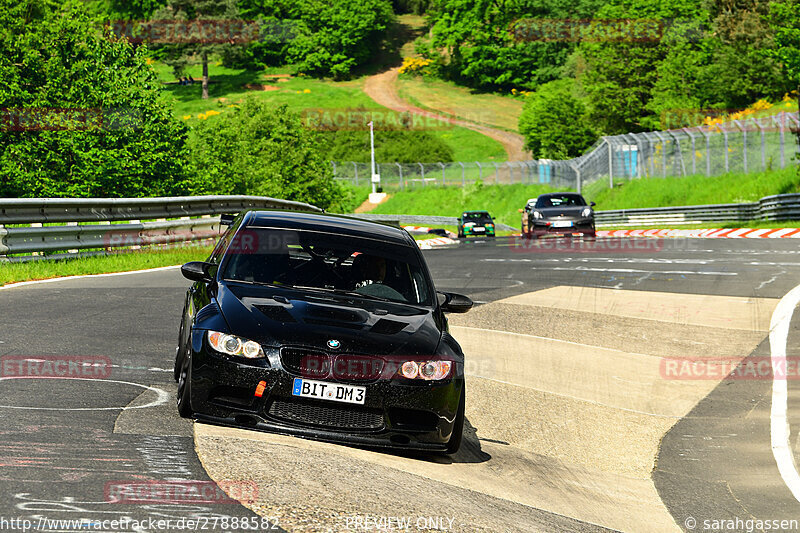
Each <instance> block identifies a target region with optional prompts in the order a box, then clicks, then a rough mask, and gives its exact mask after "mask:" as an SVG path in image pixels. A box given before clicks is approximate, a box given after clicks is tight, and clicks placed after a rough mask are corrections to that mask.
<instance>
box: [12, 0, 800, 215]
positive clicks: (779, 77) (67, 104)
mask: <svg viewBox="0 0 800 533" xmlns="http://www.w3.org/2000/svg"><path fill="white" fill-rule="evenodd" d="M403 13H416V14H420V15H424V17H425V21H426V28H425V29H426V31H425V32H424V33H423V34H422V35H421V36H419V37H418V38H417V40H416V42H415V44H414V45H415V50H416V54H417V55H418V56H419V57H421V58H424V59H425V60H426V61H425V65H426V68H425V69H424V75H425V76H428V77H432V78H437V79H443V80H449V81H450V82H453V83H456V84H458V85H462V86H466V87H470V88H472V89H474V90H475V91H479V92H497V93H504V94H510V93H513V94H516V95H519V96H518V97H519V98H523V99H524V100H525V108H524V111H523V113H522V116H521V117H520V121H519V131H520V132H521V133H522V134H524V135H525V136H526V139H527V143H528V148H529V149H531V151H532V153H533V156H534V157H550V158H559V157H572V156H575V155H578V154H580V153H582V152H583V151H584V150H585V149H586V148H587V147H588V146H590V145H591V144H592V143H593V142H594V141H595V140H596V139H597V138H598V136H600V135H606V134H617V133H623V132H629V131H644V130H652V129H659V128H662V127H665V119H664V118H665V116H667V115H669V117H671V118H670V120H671V122H670V123H669V124H667V125H666V126H668V127H680V126H685V125H694V124H691V121H692V120H694V119H695V118H693V117H696V116H697V113H696V112H694V111H697V110H701V111H703V112H705V111H707V110H708V111H709V112H712V111H713V110H719V111H720V112H725V111H726V110H736V109H744V108H746V107H747V106H750V105H752V104H753V103H754V102H757V101H778V100H780V99H786V98H792V97H796V93H794V95H795V96H791V95H792V93H793V91H796V90H797V88H798V85H800V0H773V1H762V0H702V1H700V2H695V1H690V0H666V1H653V0H573V1H566V0H547V1H544V0H430V1H426V0H395V1H394V2H391V1H389V0H337V1H336V2H328V1H325V0H300V1H296V0H292V1H289V0H239V1H238V2H237V1H235V0H84V1H80V0H67V1H59V0H22V1H15V0H0V25H1V26H0V108H2V109H3V113H4V117H3V124H4V127H3V128H2V129H0V196H141V195H170V194H190V193H199V194H202V193H254V194H269V195H274V196H282V197H286V198H290V199H297V200H304V201H310V202H314V203H317V204H318V205H321V206H323V207H331V208H336V206H337V205H341V202H344V201H346V196H347V192H346V191H344V190H343V189H341V188H340V187H339V186H338V185H336V184H335V182H334V180H333V177H332V174H331V169H330V165H329V164H328V160H329V159H335V158H336V157H337V156H340V155H341V154H342V153H343V151H346V150H347V149H348V147H349V146H354V145H359V146H361V145H363V143H364V139H361V138H360V137H358V138H356V137H354V136H353V135H352V134H350V133H348V132H319V131H311V130H308V129H306V128H305V127H304V126H303V124H302V122H301V120H300V117H298V116H297V115H296V114H294V113H292V112H291V111H289V110H287V109H286V108H285V107H277V108H270V107H266V106H264V105H263V103H260V102H254V101H252V102H251V101H248V102H246V103H244V104H243V105H242V106H240V107H239V108H238V109H237V110H236V111H235V113H231V114H228V115H226V117H225V118H224V120H222V119H221V120H217V121H215V122H213V123H212V122H209V123H208V124H204V125H202V126H199V127H188V126H187V125H186V124H185V123H183V122H182V121H180V120H179V119H178V118H176V117H174V116H173V113H172V112H171V109H170V108H169V103H168V102H167V100H166V99H165V98H164V95H163V94H162V93H163V89H162V87H161V83H160V82H159V81H158V79H157V77H156V76H155V74H154V72H153V69H152V68H151V67H150V65H151V62H152V61H153V60H159V61H162V62H164V63H165V64H168V65H170V66H171V67H172V68H173V69H174V72H175V75H176V76H180V75H181V74H182V72H183V71H184V70H185V68H186V66H187V65H188V64H190V63H195V64H196V63H198V62H200V63H202V64H203V71H204V72H206V71H207V65H208V62H209V61H211V60H212V58H213V59H214V60H218V61H220V62H221V64H224V65H226V66H230V67H232V68H240V69H250V70H263V69H264V68H269V67H277V66H287V67H290V68H291V69H292V72H293V73H294V74H297V75H304V76H310V77H316V78H324V79H331V80H347V79H351V78H354V77H358V76H363V75H364V74H365V73H370V72H376V71H379V70H380V69H382V68H385V67H386V66H387V64H386V61H387V57H392V53H393V50H392V46H393V41H392V39H391V34H392V28H393V27H395V25H396V23H397V16H398V15H399V14H403ZM165 20H172V21H176V20H177V21H185V22H186V23H187V24H188V23H192V21H206V22H208V21H216V22H217V26H216V28H219V27H220V25H219V21H229V22H230V25H229V26H226V28H228V30H230V28H233V27H236V28H238V29H237V30H236V32H238V33H236V32H234V33H236V35H233V36H231V34H230V33H228V34H225V35H222V37H221V38H215V39H207V40H204V41H202V42H194V41H185V40H184V41H181V40H175V39H172V40H170V39H163V38H154V37H153V31H154V30H153V28H155V27H157V25H158V23H159V21H165ZM120 21H123V22H124V21H135V22H136V24H137V26H136V28H137V29H135V30H131V31H128V30H130V27H129V26H126V25H125V24H122V26H120V24H121V22H120ZM237 21H245V23H244V25H243V26H242V25H241V24H240V25H239V26H236V24H239V22H237ZM148 24H149V26H148ZM120 27H123V28H128V29H127V30H125V31H123V32H120ZM147 31H150V34H147ZM217 31H219V30H218V29H217ZM244 31H249V32H250V34H249V37H248V38H247V39H240V38H239V37H240V34H241V33H242V32H244ZM137 32H139V33H138V34H137ZM253 32H254V33H253ZM395 44H396V43H395ZM203 91H204V97H205V96H206V95H207V84H206V83H205V82H204V83H203ZM676 110H677V111H676ZM682 111H687V112H685V113H684V112H682ZM675 117H678V118H677V119H676V118H675ZM386 137H387V138H388V139H390V140H393V141H396V144H394V145H392V146H394V149H391V148H390V143H387V144H385V145H384V146H383V147H382V148H381V149H382V150H383V153H384V154H387V157H392V154H396V153H397V151H398V150H402V151H413V150H415V149H417V148H418V147H419V146H423V147H429V148H430V149H431V150H434V153H435V157H437V158H438V159H437V160H448V159H447V158H448V157H451V156H452V154H450V155H448V150H447V147H444V146H441V145H440V144H437V142H436V140H435V139H433V138H430V137H425V135H424V134H421V137H419V138H417V137H414V138H413V139H412V138H411V137H409V136H407V135H405V133H404V132H403V131H397V132H393V133H390V134H389V135H387V136H386ZM414 139H416V140H414ZM421 154H426V152H424V151H423V152H421ZM420 157H422V156H420Z"/></svg>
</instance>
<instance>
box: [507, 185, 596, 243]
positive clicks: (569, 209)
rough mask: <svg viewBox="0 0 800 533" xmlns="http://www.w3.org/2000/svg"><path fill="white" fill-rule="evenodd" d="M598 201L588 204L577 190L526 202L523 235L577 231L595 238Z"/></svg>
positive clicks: (569, 233)
mask: <svg viewBox="0 0 800 533" xmlns="http://www.w3.org/2000/svg"><path fill="white" fill-rule="evenodd" d="M594 205H595V203H594V202H592V203H587V202H586V200H585V199H584V198H583V196H581V195H580V194H577V193H573V192H563V193H547V194H542V195H540V196H539V197H537V198H535V199H533V198H532V199H530V200H528V202H527V203H526V204H525V208H524V209H520V212H521V213H522V235H523V236H525V237H528V238H534V239H535V238H538V237H543V236H545V235H562V236H565V237H571V236H572V235H574V234H579V235H582V236H583V237H587V238H589V239H594V238H595V236H596V235H597V233H596V231H595V225H594V210H593V209H592V207H594Z"/></svg>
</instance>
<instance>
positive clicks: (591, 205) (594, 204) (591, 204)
mask: <svg viewBox="0 0 800 533" xmlns="http://www.w3.org/2000/svg"><path fill="white" fill-rule="evenodd" d="M596 205H597V204H596V203H594V202H592V203H590V204H589V207H594V206H596Z"/></svg>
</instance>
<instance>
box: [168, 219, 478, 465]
mask: <svg viewBox="0 0 800 533" xmlns="http://www.w3.org/2000/svg"><path fill="white" fill-rule="evenodd" d="M182 272H183V275H184V276H185V277H187V278H188V279H190V280H193V281H194V284H193V285H192V286H191V288H190V289H189V291H188V293H187V296H186V301H185V307H184V312H183V319H182V321H181V324H180V332H179V339H178V349H177V356H176V361H175V378H176V380H177V381H178V410H179V412H180V414H181V416H184V417H192V418H195V419H197V420H202V421H205V422H210V423H216V424H222V425H229V426H237V427H244V428H251V429H256V430H263V431H271V432H277V433H283V434H288V435H296V436H302V437H307V438H314V439H320V440H327V441H332V442H340V443H348V444H358V445H366V446H377V447H389V448H399V449H416V450H428V451H434V452H445V453H454V452H455V451H457V450H458V448H459V445H460V443H461V435H462V431H463V426H464V401H465V394H464V355H463V353H462V350H461V348H460V346H459V345H458V343H457V342H456V341H455V339H454V338H453V337H452V336H451V335H450V334H449V332H448V327H447V319H446V317H445V314H444V313H445V312H466V311H467V310H469V309H470V307H471V306H472V301H471V300H470V299H469V298H467V297H465V296H461V295H457V294H452V293H441V292H439V293H437V292H436V290H435V289H434V285H433V281H432V280H431V276H430V273H429V272H428V268H427V266H426V265H425V261H424V259H423V257H422V253H421V252H420V250H419V247H418V246H417V245H416V243H415V241H414V239H413V238H412V237H411V236H410V235H409V234H408V233H407V232H406V231H405V230H403V229H401V228H397V227H392V226H389V225H384V224H379V223H374V222H368V221H364V220H357V219H353V218H348V217H343V216H336V215H327V214H319V213H308V212H289V211H248V212H245V213H242V214H240V215H238V216H237V217H236V218H234V219H233V220H232V221H230V227H229V228H228V230H227V231H226V232H225V233H224V235H223V236H222V237H221V238H220V240H219V242H218V244H217V245H216V247H215V249H214V251H213V252H212V254H211V256H210V257H209V258H208V259H207V260H206V261H205V262H191V263H187V264H185V265H183V267H182Z"/></svg>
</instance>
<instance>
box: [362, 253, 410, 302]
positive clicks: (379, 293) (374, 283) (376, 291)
mask: <svg viewBox="0 0 800 533" xmlns="http://www.w3.org/2000/svg"><path fill="white" fill-rule="evenodd" d="M353 271H354V272H355V275H356V279H358V280H359V281H358V282H357V283H356V289H355V292H357V293H359V294H364V295H367V296H375V297H377V298H385V299H389V300H399V301H405V300H406V298H405V297H404V296H403V295H402V294H400V293H399V292H398V291H397V290H395V289H393V288H392V287H390V286H389V285H386V283H385V282H386V259H384V258H383V257H380V256H376V255H369V254H358V255H357V256H356V257H355V258H354V259H353Z"/></svg>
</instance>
